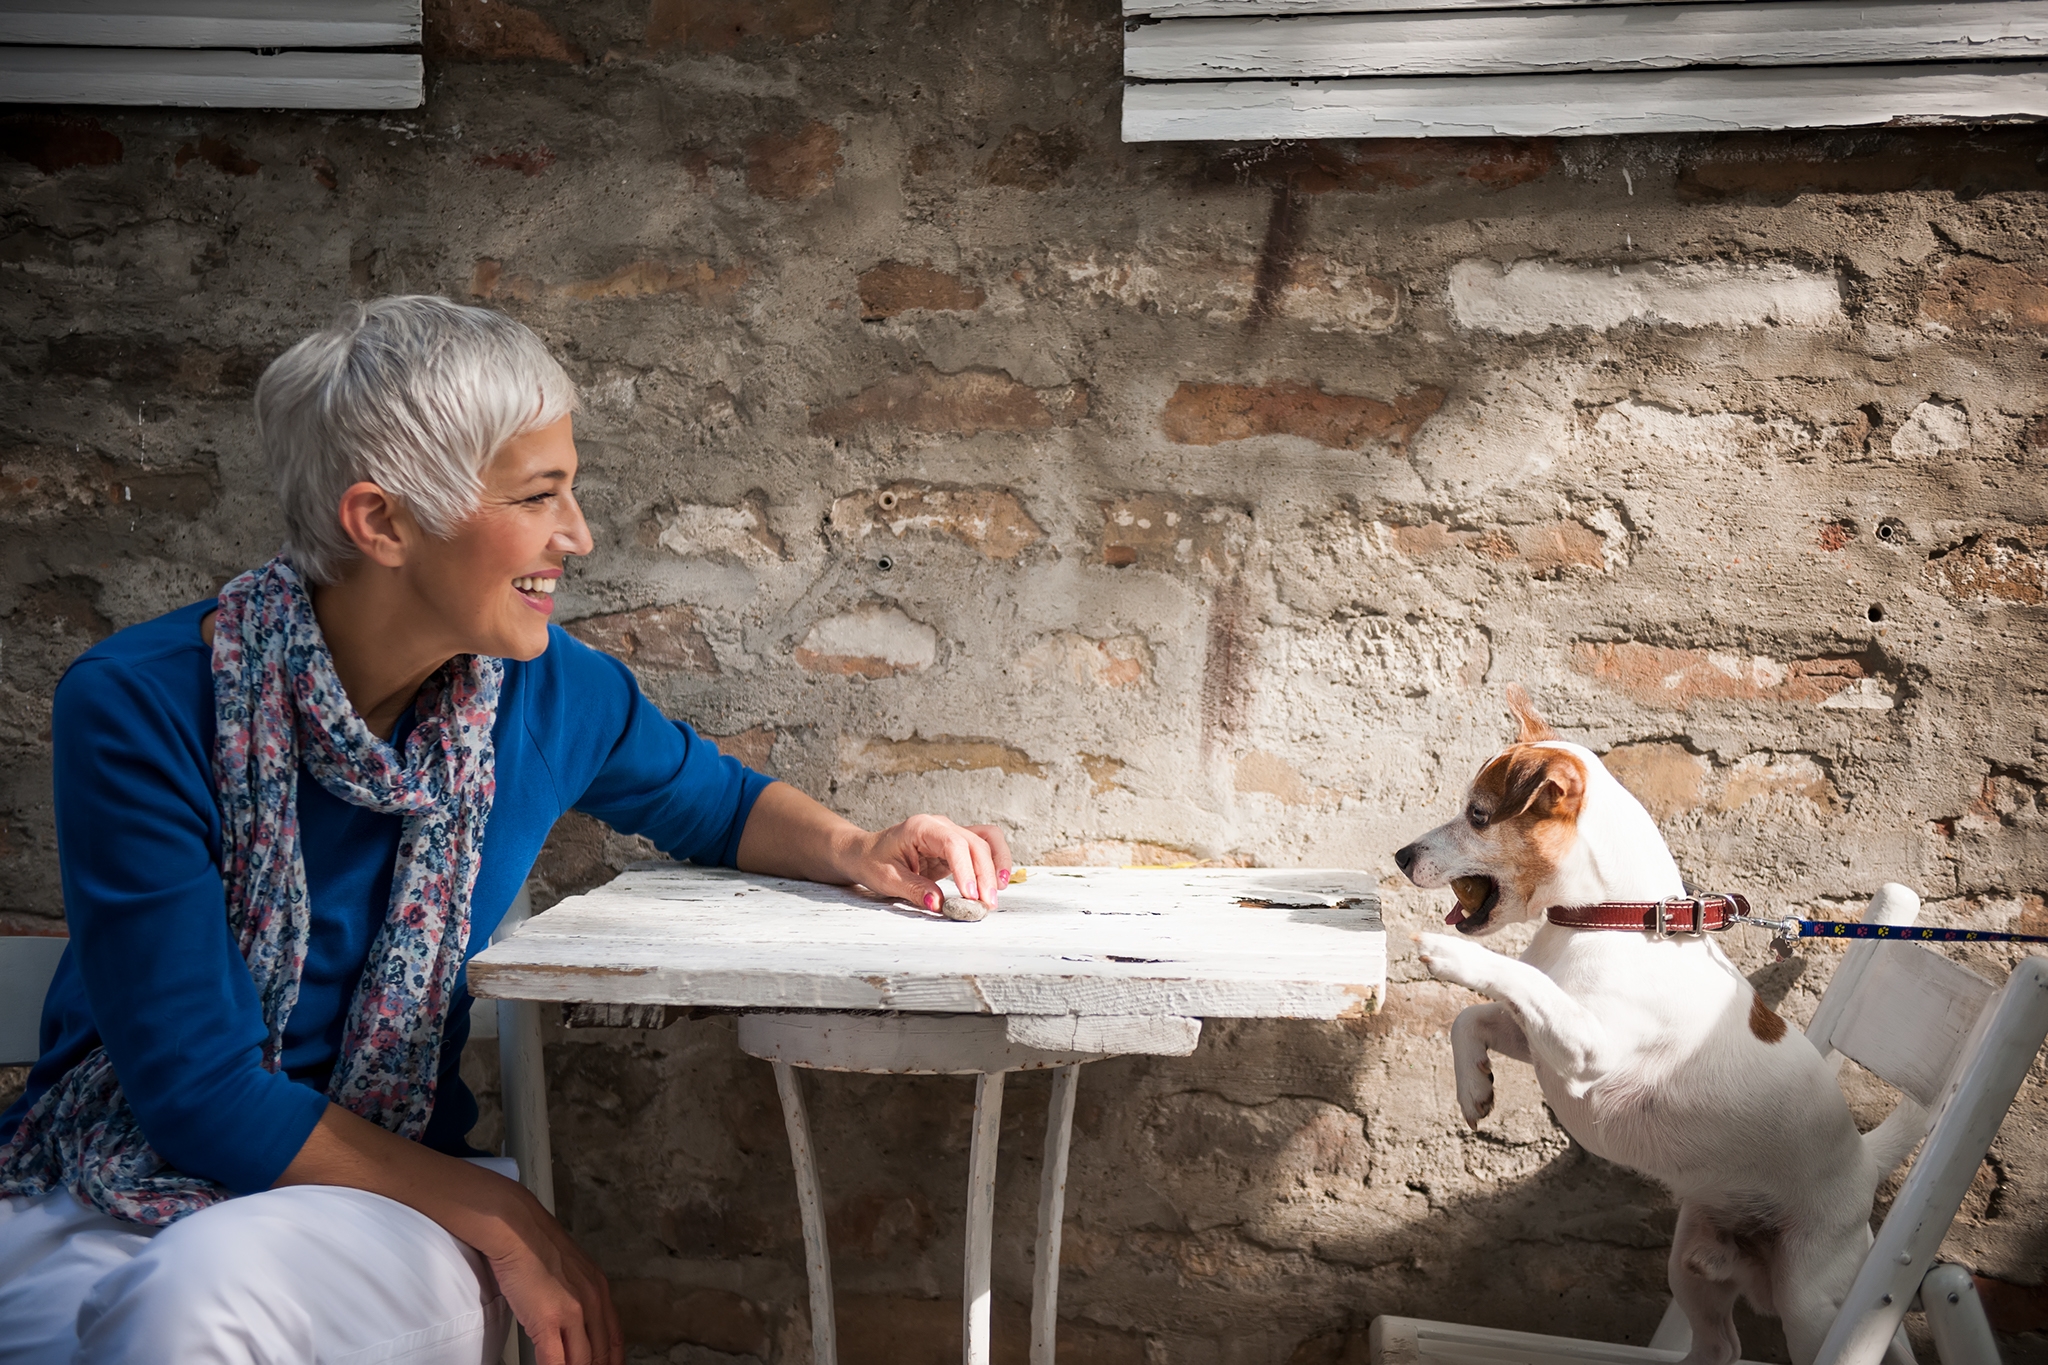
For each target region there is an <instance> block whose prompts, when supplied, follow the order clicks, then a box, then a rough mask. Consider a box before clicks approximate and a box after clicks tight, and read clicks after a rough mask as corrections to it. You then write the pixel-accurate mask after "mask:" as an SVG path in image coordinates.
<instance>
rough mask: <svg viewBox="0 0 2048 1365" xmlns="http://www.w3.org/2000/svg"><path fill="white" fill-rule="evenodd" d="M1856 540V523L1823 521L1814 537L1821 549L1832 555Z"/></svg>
mask: <svg viewBox="0 0 2048 1365" xmlns="http://www.w3.org/2000/svg"><path fill="white" fill-rule="evenodd" d="M1855 538H1856V523H1855V522H1853V521H1824V522H1822V523H1821V526H1820V530H1819V531H1817V532H1816V533H1815V535H1814V539H1815V540H1816V541H1818V542H1819V544H1820V547H1821V549H1823V550H1826V551H1827V552H1828V553H1829V554H1833V553H1834V552H1835V551H1836V550H1839V549H1841V548H1842V547H1843V546H1844V545H1847V544H1848V543H1849V542H1850V541H1852V540H1854V539H1855Z"/></svg>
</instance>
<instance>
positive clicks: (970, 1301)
mask: <svg viewBox="0 0 2048 1365" xmlns="http://www.w3.org/2000/svg"><path fill="white" fill-rule="evenodd" d="M1002 1126H1003V1073H1002V1072H1000V1071H984V1072H982V1073H981V1074H980V1075H978V1076H976V1077H975V1078H974V1142H973V1145H972V1146H971V1147H970V1148H969V1149H968V1154H967V1283H966V1284H965V1285H964V1286H962V1293H961V1296H960V1299H961V1312H962V1313H963V1315H964V1322H963V1323H962V1326H963V1329H964V1330H963V1332H962V1359H963V1360H964V1361H965V1363H966V1365H989V1287H988V1281H989V1244H990V1242H991V1241H992V1240H993V1237H994V1234H995V1221H996V1137H997V1134H998V1133H1000V1132H1001V1130H1002Z"/></svg>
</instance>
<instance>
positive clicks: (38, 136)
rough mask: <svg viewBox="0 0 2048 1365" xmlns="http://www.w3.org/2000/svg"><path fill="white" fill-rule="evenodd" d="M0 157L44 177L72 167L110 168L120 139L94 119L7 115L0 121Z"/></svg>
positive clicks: (117, 158)
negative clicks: (37, 171)
mask: <svg viewBox="0 0 2048 1365" xmlns="http://www.w3.org/2000/svg"><path fill="white" fill-rule="evenodd" d="M0 156H4V157H6V158H7V159H8V160H10V161H25V162H27V163H28V164H29V165H31V166H33V167H35V168H36V169H37V170H39V171H41V172H42V173H43V174H44V175H55V174H57V172H59V171H68V170H70V169H71V168H72V167H74V166H114V165H118V164H119V163H120V160H121V139H120V138H118V137H116V136H114V135H113V134H112V133H110V132H108V131H107V130H106V129H104V128H102V127H100V121H99V120H98V119H95V118H80V117H77V116H75V115H69V114H8V115H5V116H4V117H0Z"/></svg>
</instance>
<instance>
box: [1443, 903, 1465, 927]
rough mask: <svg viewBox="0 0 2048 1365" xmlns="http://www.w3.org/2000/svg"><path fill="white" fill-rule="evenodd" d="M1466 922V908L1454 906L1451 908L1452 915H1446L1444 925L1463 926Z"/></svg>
mask: <svg viewBox="0 0 2048 1365" xmlns="http://www.w3.org/2000/svg"><path fill="white" fill-rule="evenodd" d="M1464 922H1465V907H1464V906H1462V905H1454V906H1452V907H1451V913H1450V914H1448V915H1445V916H1444V923H1445V924H1463V923H1464Z"/></svg>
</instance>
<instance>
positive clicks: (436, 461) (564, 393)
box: [256, 294, 578, 583]
mask: <svg viewBox="0 0 2048 1365" xmlns="http://www.w3.org/2000/svg"><path fill="white" fill-rule="evenodd" d="M577 406H578V404H577V401H576V386H575V385H574V384H572V383H571V382H570V380H569V376H568V375H567V374H565V373H563V371H562V367H561V365H559V364H558V363H556V361H555V358H554V357H553V356H552V355H549V354H548V349H547V347H546V346H545V345H543V344H542V342H541V339H540V338H539V337H537V336H535V335H534V334H533V333H532V332H531V331H529V330H528V329H527V328H525V327H524V326H522V325H520V324H519V323H517V322H514V321H513V320H512V319H511V318H508V317H506V316H504V315H503V314H501V313H493V312H491V311H490V310H489V309H485V308H469V307H465V306H464V305H462V304H459V303H450V302H449V301H448V300H447V299H441V298H435V297H433V296H432V295H429V294H406V295H401V296H398V297H395V298H388V299H376V300H373V301H372V302H369V303H359V304H353V305H351V306H350V307H349V309H348V311H346V312H345V313H343V314H342V315H341V316H340V317H339V318H337V319H336V320H335V321H334V323H333V325H331V326H329V327H326V328H324V329H323V330H321V331H318V332H315V333H313V335H311V336H309V337H307V338H306V339H305V340H303V341H301V342H300V343H299V344H298V345H296V346H294V347H292V348H291V349H290V350H289V351H286V352H285V353H284V354H283V355H281V356H279V357H278V358H277V359H276V360H274V361H272V362H271V364H270V368H269V369H267V370H265V371H264V372H263V378H262V380H261V381H260V382H259V383H258V384H257V385H256V434H257V439H258V440H259V441H260V442H261V443H262V446H263V454H264V458H265V459H266V460H267V461H268V462H269V465H270V474H271V479H272V481H273V482H274V483H275V484H276V486H277V496H278V500H279V501H280V502H281V503H283V504H284V521H285V535H286V540H285V549H284V552H285V555H286V557H287V558H289V559H290V560H291V562H292V564H293V566H294V567H295V568H297V569H298V571H299V572H300V573H301V574H304V575H305V576H306V578H308V579H309V580H311V581H312V582H315V583H332V582H334V581H335V580H336V579H338V578H339V577H340V576H341V571H342V568H343V567H344V566H345V565H347V564H348V562H349V561H350V560H352V559H354V558H356V556H357V554H358V551H357V550H356V547H355V544H354V542H352V541H351V540H350V539H349V538H348V535H347V534H346V533H345V532H344V531H343V530H342V529H341V517H340V507H341V495H342V494H343V493H344V492H345V491H347V489H348V488H349V486H350V485H351V484H356V483H361V482H364V481H366V480H367V481H368V482H371V483H374V484H376V485H378V486H379V487H381V488H383V489H385V490H387V491H388V492H390V493H393V494H395V495H396V496H397V497H398V498H399V499H400V500H401V501H403V502H404V504H405V506H406V508H407V509H408V510H409V511H410V512H411V513H412V514H413V515H414V516H415V517H417V518H419V521H420V524H421V525H422V526H424V527H425V528H426V529H427V531H428V532H429V533H430V534H433V535H436V536H448V535H452V534H453V533H454V530H455V527H456V525H457V524H458V523H460V522H461V521H462V520H463V519H464V518H466V517H468V516H469V515H470V513H472V512H474V511H475V510H476V508H477V502H478V499H479V496H480V494H481V493H482V490H483V477H482V476H483V471H484V467H485V465H487V464H488V463H489V462H490V459H491V456H493V455H495V454H496V453H497V452H498V448H499V447H500V446H502V445H504V444H505V443H506V442H507V441H509V440H512V439H513V438H514V437H517V436H523V435H525V434H526V433H527V432H529V431H534V430H536V429H538V428H540V427H544V426H549V425H551V424H553V423H555V422H557V421H560V420H561V419H562V418H563V417H566V416H568V415H569V414H570V413H572V412H574V411H575V410H576V408H577Z"/></svg>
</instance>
